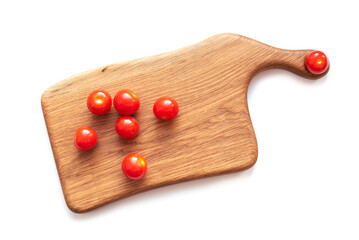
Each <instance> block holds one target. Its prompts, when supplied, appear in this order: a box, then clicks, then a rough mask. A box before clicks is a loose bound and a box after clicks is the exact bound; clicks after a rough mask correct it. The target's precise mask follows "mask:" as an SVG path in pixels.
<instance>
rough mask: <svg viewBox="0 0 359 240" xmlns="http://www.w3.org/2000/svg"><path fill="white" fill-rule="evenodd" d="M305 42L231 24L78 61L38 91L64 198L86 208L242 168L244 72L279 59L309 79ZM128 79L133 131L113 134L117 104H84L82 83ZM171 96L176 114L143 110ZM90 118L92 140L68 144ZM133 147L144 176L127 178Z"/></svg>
mask: <svg viewBox="0 0 359 240" xmlns="http://www.w3.org/2000/svg"><path fill="white" fill-rule="evenodd" d="M310 51H312V50H283V49H278V48H274V47H271V46H268V45H265V44H263V43H260V42H257V41H255V40H252V39H249V38H246V37H243V36H240V35H237V34H219V35H216V36H213V37H211V38H208V39H206V40H204V41H202V42H199V43H197V44H194V45H192V46H188V47H185V48H182V49H179V50H176V51H173V52H169V53H165V54H160V55H157V56H152V57H146V58H141V59H138V60H132V61H127V62H122V63H117V64H112V65H108V66H103V67H101V68H98V69H94V70H91V71H87V72H84V73H81V74H78V75H76V76H73V77H70V78H68V79H65V80H63V81H61V82H59V83H57V84H55V85H53V86H51V87H50V88H49V89H47V90H46V91H45V92H44V93H43V95H42V98H41V103H42V108H43V113H44V117H45V121H46V125H47V130H48V133H49V137H50V142H51V146H52V150H53V154H54V158H55V161H56V166H57V170H58V173H59V177H60V180H61V185H62V190H63V193H64V196H65V200H66V203H67V205H68V207H69V208H70V209H71V210H72V211H74V212H77V213H81V212H86V211H89V210H91V209H94V208H97V207H99V206H102V205H104V204H107V203H110V202H112V201H115V200H117V199H121V198H124V197H128V196H130V195H133V194H136V193H139V192H142V191H145V190H149V189H153V188H156V187H160V186H165V185H169V184H174V183H178V182H182V181H187V180H192V179H197V178H202V177H207V176H212V175H218V174H223V173H229V172H235V171H240V170H244V169H247V168H250V167H251V166H253V164H254V163H255V162H256V160H257V142H256V137H255V133H254V130H253V127H252V123H251V119H250V116H249V111H248V107H247V89H248V85H249V83H250V80H251V79H252V77H253V76H254V75H255V74H256V73H258V72H260V71H262V70H265V69H269V68H282V69H286V70H289V71H292V72H293V73H296V74H298V75H300V76H302V77H305V78H308V79H316V78H319V77H322V76H323V75H325V74H326V73H327V72H325V73H323V74H321V75H318V76H315V75H313V74H311V73H310V72H309V71H307V70H306V68H305V64H304V59H305V56H306V55H307V54H308V53H309V52H310ZM125 88H127V89H131V90H132V91H134V92H135V93H136V94H137V95H138V97H139V98H140V101H141V106H140V109H139V111H138V112H137V113H136V114H135V115H134V117H135V118H136V119H137V120H138V122H139V124H140V131H139V135H138V136H137V137H136V138H134V139H131V140H124V139H121V138H120V137H119V136H118V135H117V134H116V131H115V122H116V120H117V119H118V117H119V114H118V113H117V112H116V111H115V109H114V108H112V109H111V111H110V112H109V113H108V114H107V115H104V116H95V115H93V114H91V113H90V112H89V111H88V109H87V106H86V100H87V96H88V94H89V93H91V92H92V91H93V90H96V89H104V90H106V91H108V92H109V93H110V94H111V96H112V97H114V96H115V94H116V92H117V91H118V90H120V89H125ZM161 96H171V97H173V98H175V99H176V100H177V102H178V104H179V115H178V116H177V118H176V119H175V120H173V121H171V122H161V121H159V120H157V119H156V118H155V116H154V114H153V113H152V107H153V103H154V102H155V100H156V99H157V98H159V97H161ZM84 125H87V126H91V127H92V128H94V129H95V131H96V132H97V134H98V143H97V145H96V147H95V148H94V149H92V150H90V151H87V152H82V151H79V150H78V149H76V148H75V146H74V143H73V142H74V133H75V130H76V129H77V128H78V127H79V126H84ZM132 152H137V153H139V154H141V155H142V156H144V157H145V158H146V161H147V164H148V170H147V174H146V176H145V177H144V178H143V179H141V180H137V181H133V180H129V179H127V178H126V177H125V176H124V174H123V173H122V170H121V162H122V159H123V158H124V157H125V156H126V155H127V154H129V153H132Z"/></svg>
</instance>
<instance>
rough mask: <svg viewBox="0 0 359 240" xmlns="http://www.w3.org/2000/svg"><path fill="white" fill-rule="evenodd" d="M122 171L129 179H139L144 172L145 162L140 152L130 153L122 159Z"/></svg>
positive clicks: (145, 168) (145, 169)
mask: <svg viewBox="0 0 359 240" xmlns="http://www.w3.org/2000/svg"><path fill="white" fill-rule="evenodd" d="M122 171H123V173H124V174H125V176H126V177H128V178H129V179H133V180H136V179H140V178H142V177H143V176H145V174H146V171H147V163H146V161H145V159H144V158H143V157H142V156H141V155H140V154H138V153H130V154H128V155H127V156H126V157H125V158H124V159H123V161H122Z"/></svg>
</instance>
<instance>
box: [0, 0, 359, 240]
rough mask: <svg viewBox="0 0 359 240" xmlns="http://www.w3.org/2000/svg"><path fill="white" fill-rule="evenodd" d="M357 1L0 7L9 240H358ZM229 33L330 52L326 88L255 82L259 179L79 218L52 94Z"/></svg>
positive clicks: (4, 217) (181, 187)
mask: <svg viewBox="0 0 359 240" xmlns="http://www.w3.org/2000/svg"><path fill="white" fill-rule="evenodd" d="M355 3H356V1H351V2H350V1H328V0H327V1H312V0H311V1H304V0H302V1H296V2H294V1H273V0H272V1H262V2H260V1H246V2H241V1H216V2H215V1H209V0H207V1H194V0H192V1H183V0H182V1H178V2H177V3H175V2H172V1H162V2H157V1H153V0H152V1H143V2H137V1H123V2H121V1H97V2H93V1H64V0H63V1H58V2H57V3H56V2H55V1H53V2H52V1H36V0H32V1H1V3H0V26H1V28H0V35H1V36H0V43H1V44H0V81H1V84H0V90H1V91H0V100H1V102H0V113H1V118H0V141H1V144H0V184H1V185H0V221H1V224H0V239H276V240H277V239H358V238H359V196H358V190H359V186H358V184H359V153H358V148H359V144H358V143H359V140H358V135H359V127H358V124H359V115H358V110H359V108H358V103H359V94H358V92H359V78H358V72H357V70H358V63H359V61H358V56H359V50H358V44H359V34H358V23H359V14H358V11H357V10H358V8H357V7H356V6H355ZM223 32H233V33H238V34H241V35H245V36H248V37H251V38H254V39H256V40H259V41H261V42H264V43H267V44H270V45H272V46H276V47H281V48H288V49H307V48H310V49H319V50H322V51H324V52H325V53H326V54H327V56H328V57H329V59H330V63H331V69H330V72H329V74H328V75H327V76H326V77H324V78H322V79H319V80H317V81H311V80H307V79H303V78H301V77H298V76H296V75H294V74H292V73H289V72H286V71H284V70H270V71H267V72H263V73H260V74H259V75H257V76H256V77H255V78H254V79H253V81H252V83H251V85H250V88H249V94H248V98H249V99H248V100H249V109H250V113H251V117H252V121H253V125H254V129H255V130H256V135H257V139H258V146H259V157H258V161H257V163H256V165H255V166H254V167H253V168H252V169H250V170H248V171H245V172H241V173H235V174H229V175H224V176H219V177H212V178H208V179H202V180H197V181H193V182H188V183H183V184H178V185H174V186H169V187H164V188H161V189H157V190H152V191H149V192H146V193H142V194H138V195H136V196H133V197H130V198H127V199H124V200H121V201H117V202H115V203H112V204H110V205H108V206H105V207H102V208H100V209H97V210H95V211H92V212H90V213H87V214H82V215H78V214H74V213H72V212H70V211H69V210H68V209H67V207H66V205H65V202H64V199H63V195H62V191H61V187H60V182H59V179H58V176H57V171H56V167H55V164H54V160H53V156H52V152H51V148H50V143H49V140H48V135H47V132H46V128H45V123H44V120H43V115H42V111H41V104H40V97H41V94H42V92H43V91H44V90H45V89H46V88H48V87H49V86H51V85H52V84H55V83H56V82H58V81H60V80H62V79H64V78H67V77H69V76H71V75H73V74H77V73H80V72H82V71H85V70H89V69H91V68H95V67H100V66H103V65H106V64H110V63H114V62H119V61H125V60H129V59H134V58H139V57H143V56H150V55H154V54H158V53H162V52H167V51H170V50H175V49H177V48H180V47H184V46H187V45H190V44H193V43H196V42H198V41H201V40H203V39H205V38H207V37H210V36H212V35H215V34H218V33H223ZM203 150H204V151H205V149H203Z"/></svg>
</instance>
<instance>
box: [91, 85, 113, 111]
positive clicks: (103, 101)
mask: <svg viewBox="0 0 359 240" xmlns="http://www.w3.org/2000/svg"><path fill="white" fill-rule="evenodd" d="M111 106H112V99H111V96H110V94H109V93H108V92H106V91H104V90H96V91H94V92H92V93H91V94H90V95H89V96H88V98H87V107H88V109H89V110H90V112H92V113H93V114H96V115H104V114H106V113H108V111H110V109H111Z"/></svg>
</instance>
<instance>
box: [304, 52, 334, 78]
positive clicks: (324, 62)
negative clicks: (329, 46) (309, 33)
mask: <svg viewBox="0 0 359 240" xmlns="http://www.w3.org/2000/svg"><path fill="white" fill-rule="evenodd" d="M305 65H306V66H307V69H308V71H309V72H311V73H313V74H322V73H323V72H325V71H326V70H327V69H328V65H329V64H328V58H327V56H326V55H325V54H324V53H323V52H321V51H313V52H311V53H309V54H308V55H307V57H306V58H305Z"/></svg>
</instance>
